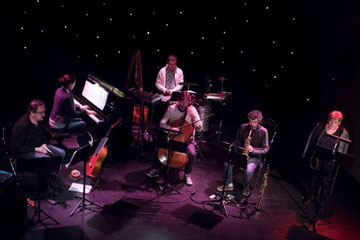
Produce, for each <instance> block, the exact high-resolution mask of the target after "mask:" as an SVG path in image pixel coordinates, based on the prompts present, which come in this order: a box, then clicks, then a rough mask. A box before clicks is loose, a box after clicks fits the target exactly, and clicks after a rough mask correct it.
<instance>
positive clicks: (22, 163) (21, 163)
mask: <svg viewBox="0 0 360 240" xmlns="http://www.w3.org/2000/svg"><path fill="white" fill-rule="evenodd" d="M60 164H61V157H51V158H28V159H21V158H19V159H17V160H16V166H17V171H32V170H36V174H37V208H35V213H34V215H33V217H32V218H31V221H32V222H33V223H34V225H37V224H41V225H43V226H44V227H46V228H48V226H47V225H46V224H45V222H44V220H46V219H51V220H52V221H53V222H54V223H55V224H59V222H58V221H56V220H55V219H54V218H53V217H51V216H50V215H49V214H47V213H46V212H45V211H44V210H42V209H41V205H40V204H41V182H42V181H41V180H42V178H41V170H42V171H44V170H45V171H56V170H59V167H60ZM41 213H42V214H43V215H45V216H46V217H45V218H43V219H41ZM35 217H37V220H36V221H34V218H35Z"/></svg>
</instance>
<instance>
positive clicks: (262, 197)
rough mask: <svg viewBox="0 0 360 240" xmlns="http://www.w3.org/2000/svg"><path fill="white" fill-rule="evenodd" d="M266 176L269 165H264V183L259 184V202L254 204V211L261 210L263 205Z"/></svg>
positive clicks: (266, 183)
mask: <svg viewBox="0 0 360 240" xmlns="http://www.w3.org/2000/svg"><path fill="white" fill-rule="evenodd" d="M268 175H269V164H268V165H266V171H265V173H264V181H263V183H262V184H261V188H260V195H259V200H258V202H257V204H256V207H255V209H256V210H257V211H259V210H260V209H261V205H262V203H263V200H264V192H265V188H266V187H267V185H268Z"/></svg>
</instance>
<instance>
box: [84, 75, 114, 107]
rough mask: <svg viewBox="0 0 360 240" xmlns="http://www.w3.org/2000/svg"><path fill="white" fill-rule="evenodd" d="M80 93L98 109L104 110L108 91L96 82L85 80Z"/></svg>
mask: <svg viewBox="0 0 360 240" xmlns="http://www.w3.org/2000/svg"><path fill="white" fill-rule="evenodd" d="M82 95H83V96H84V97H85V98H86V99H87V100H89V101H90V102H91V103H92V104H94V105H95V106H96V107H98V108H99V109H100V110H104V107H105V104H106V101H107V98H108V95H109V92H108V91H106V90H105V89H104V88H103V87H101V86H100V85H99V84H98V83H91V82H89V81H85V85H84V88H83V91H82Z"/></svg>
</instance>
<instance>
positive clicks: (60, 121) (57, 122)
mask: <svg viewBox="0 0 360 240" xmlns="http://www.w3.org/2000/svg"><path fill="white" fill-rule="evenodd" d="M59 83H60V85H61V87H60V88H58V89H57V90H56V93H55V97H54V105H53V108H52V111H51V113H50V117H49V125H50V127H51V128H53V129H55V130H57V131H59V132H71V133H72V132H75V133H77V135H78V142H79V145H80V146H83V145H85V144H86V141H87V136H86V135H85V134H84V131H85V126H86V123H85V122H84V121H83V120H82V118H81V116H83V115H84V114H85V112H87V113H88V114H95V112H94V111H92V110H89V109H88V108H89V106H87V105H84V106H77V105H76V104H75V103H74V96H73V94H72V90H73V89H74V87H75V84H76V77H75V76H74V75H72V74H65V75H64V76H63V77H61V78H59Z"/></svg>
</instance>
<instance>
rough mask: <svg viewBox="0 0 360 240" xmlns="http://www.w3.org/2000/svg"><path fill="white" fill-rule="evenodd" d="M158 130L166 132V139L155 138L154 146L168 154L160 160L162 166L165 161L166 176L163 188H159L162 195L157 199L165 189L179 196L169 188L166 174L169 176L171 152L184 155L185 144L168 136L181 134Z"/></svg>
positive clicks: (164, 129) (163, 129)
mask: <svg viewBox="0 0 360 240" xmlns="http://www.w3.org/2000/svg"><path fill="white" fill-rule="evenodd" d="M160 129H161V130H162V131H164V132H166V138H165V139H163V138H156V140H155V142H154V145H155V146H157V147H158V148H164V149H167V150H168V152H167V157H166V159H160V162H162V164H163V163H164V162H165V161H166V174H165V181H164V186H163V187H162V186H160V189H161V191H162V193H161V194H160V195H159V197H161V196H162V195H163V194H165V190H166V188H170V189H171V190H173V191H175V192H177V193H178V194H181V192H179V191H178V190H176V189H175V188H173V187H171V186H170V183H169V182H168V174H169V170H170V161H171V158H170V155H171V152H174V151H176V152H183V153H186V152H187V144H186V143H183V142H178V141H174V140H171V139H170V134H179V133H181V132H178V131H174V130H171V129H166V128H160Z"/></svg>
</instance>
